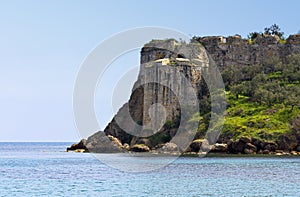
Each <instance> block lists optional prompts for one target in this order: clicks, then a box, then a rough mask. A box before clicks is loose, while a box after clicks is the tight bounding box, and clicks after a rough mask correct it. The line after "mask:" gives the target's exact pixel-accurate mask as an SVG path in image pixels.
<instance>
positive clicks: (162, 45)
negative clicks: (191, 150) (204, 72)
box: [104, 40, 208, 147]
mask: <svg viewBox="0 0 300 197" xmlns="http://www.w3.org/2000/svg"><path fill="white" fill-rule="evenodd" d="M186 46H187V45H186V44H184V43H178V42H177V41H175V40H168V41H152V42H150V43H148V44H146V45H145V47H144V48H143V49H142V51H141V66H140V72H139V76H138V80H137V82H136V83H135V85H134V87H133V91H132V94H131V97H130V99H129V102H128V103H126V104H125V105H124V106H123V107H122V108H121V109H120V110H119V112H118V113H117V114H116V116H115V117H114V118H113V120H112V122H111V123H109V125H108V126H107V127H106V128H105V130H104V132H105V133H106V134H107V135H112V136H115V137H117V138H118V139H120V140H121V142H122V143H127V144H129V145H134V144H136V143H143V144H146V145H148V146H149V147H154V146H156V145H158V144H160V143H165V142H167V141H170V139H171V138H172V137H173V136H174V135H175V134H176V132H177V129H178V124H179V122H180V120H181V108H182V106H180V99H181V100H182V102H184V103H185V104H188V103H189V102H191V99H190V97H189V95H192V94H193V95H195V98H197V99H198V98H200V97H201V95H202V94H203V93H202V92H201V91H200V90H201V88H200V83H201V68H202V67H207V64H208V62H207V56H206V52H205V50H204V48H201V46H200V45H199V44H198V47H199V49H197V50H198V53H197V55H196V56H194V57H193V58H191V57H189V58H188V59H186V58H185V57H184V55H183V54H182V53H184V50H185V49H184V48H185V47H186ZM190 59H194V60H195V61H197V64H194V63H193V62H191V61H190ZM200 67H201V68H200ZM182 76H184V77H182ZM187 83H190V86H189V85H188V84H187ZM178 98H180V99H178ZM195 112H196V111H195ZM136 136H138V137H136Z"/></svg>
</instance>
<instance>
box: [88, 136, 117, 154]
mask: <svg viewBox="0 0 300 197" xmlns="http://www.w3.org/2000/svg"><path fill="white" fill-rule="evenodd" d="M111 139H112V138H111ZM121 146H122V144H121V143H120V142H117V140H116V139H112V140H110V138H109V137H108V136H106V135H105V133H104V132H103V131H99V132H97V133H95V134H94V135H92V136H90V137H89V138H88V139H87V141H86V148H87V150H88V151H89V152H94V153H117V152H123V149H122V147H121Z"/></svg>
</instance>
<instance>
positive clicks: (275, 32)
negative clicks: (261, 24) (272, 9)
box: [264, 24, 284, 39]
mask: <svg viewBox="0 0 300 197" xmlns="http://www.w3.org/2000/svg"><path fill="white" fill-rule="evenodd" d="M264 30H265V31H264V34H265V35H272V36H278V37H279V38H280V39H283V34H284V32H281V31H280V27H279V26H278V25H277V24H274V25H271V26H270V27H266V28H265V29H264Z"/></svg>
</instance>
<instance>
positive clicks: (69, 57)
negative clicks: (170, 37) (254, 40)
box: [0, 0, 300, 142]
mask: <svg viewBox="0 0 300 197" xmlns="http://www.w3.org/2000/svg"><path fill="white" fill-rule="evenodd" d="M299 7H300V1H298V0H289V1H285V2H284V3H283V2H282V1H278V0H272V1H270V0H266V1H261V0H251V1H239V0H235V1H232V0H227V1H217V0H209V1H201V0H199V1H197V0H195V1H191V0H186V1H175V0H174V1H161V0H152V1H140V0H130V1H129V0H128V1H117V0H107V1H104V0H103V1H100V0H99V1H96V0H95V1H93V0H89V1H83V0H81V1H79V0H64V1H59V0H44V1H39V0H36V1H32V0H26V1H21V0H20V1H15V0H10V1H4V0H3V1H0V69H1V70H0V121H1V122H0V141H2V142H5V141H8V142H12V141H29V142H30V141H41V142H42V141H57V142H59V141H61V142H63V141H64V142H75V141H78V140H79V139H80V138H81V137H82V136H81V135H80V134H79V132H78V131H77V128H76V124H75V121H74V115H73V108H72V96H73V89H74V83H75V80H76V76H77V73H78V71H79V69H80V66H81V64H82V62H83V61H84V59H85V58H86V57H87V55H88V54H89V53H90V52H91V51H92V50H93V49H94V48H95V47H96V46H97V45H98V44H99V43H101V42H102V41H104V40H105V39H107V38H108V37H110V36H112V35H114V34H116V33H118V32H121V31H124V30H128V29H131V28H136V27H145V26H155V27H157V26H158V27H165V28H171V29H174V30H178V31H180V32H183V33H185V34H186V35H189V36H194V35H197V36H208V35H224V36H228V35H234V34H240V35H242V36H243V37H246V36H247V34H248V33H249V32H253V31H263V29H264V27H266V26H270V25H272V24H274V23H276V24H278V25H279V26H280V27H281V29H282V31H284V32H285V34H286V35H289V34H294V33H297V32H298V31H299V30H300V24H299V22H298V19H299V18H300V12H299V11H298V9H299ZM141 47H142V46H141ZM139 52H140V51H139V50H135V51H133V52H130V53H128V54H125V55H124V56H123V57H120V59H118V60H116V61H115V62H114V63H113V66H112V67H111V69H110V70H108V71H107V73H106V74H105V77H103V79H102V80H104V82H103V83H102V86H101V87H100V86H99V88H98V89H97V90H96V95H95V97H96V100H95V110H96V113H97V117H98V122H99V125H100V127H101V129H104V128H105V126H106V125H107V123H108V122H109V121H110V120H111V118H112V117H113V114H114V112H113V110H112V109H111V95H112V94H113V91H110V89H112V88H113V87H114V86H115V85H116V83H117V82H116V81H117V80H116V79H119V78H120V77H122V72H125V70H126V69H127V70H128V69H131V68H133V67H136V66H138V63H139ZM125 68H126V69H125ZM134 80H135V79H134V78H133V80H132V83H133V82H134ZM130 86H131V85H129V86H128V87H130ZM129 94H130V88H129V89H128V95H129ZM124 102H126V98H125V99H124ZM93 132H94V131H91V133H93Z"/></svg>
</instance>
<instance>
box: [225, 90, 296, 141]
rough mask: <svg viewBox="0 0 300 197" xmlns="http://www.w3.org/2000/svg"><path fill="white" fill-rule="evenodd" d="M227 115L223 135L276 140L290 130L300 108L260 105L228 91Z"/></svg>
mask: <svg viewBox="0 0 300 197" xmlns="http://www.w3.org/2000/svg"><path fill="white" fill-rule="evenodd" d="M226 97H227V104H228V109H227V115H226V119H225V124H224V127H223V135H225V136H228V137H230V138H232V139H238V138H240V137H241V136H248V137H256V138H260V139H265V140H275V139H277V137H278V136H279V135H281V134H287V133H288V132H290V128H289V123H290V121H291V120H292V118H294V117H295V116H297V115H298V114H300V109H299V108H297V107H295V108H294V110H293V111H291V108H290V107H285V106H284V105H283V104H275V105H273V106H271V107H268V106H266V105H263V104H262V105H259V104H257V103H255V102H251V101H249V98H248V97H245V96H239V99H236V97H235V96H234V95H232V94H230V92H227V95H226Z"/></svg>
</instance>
